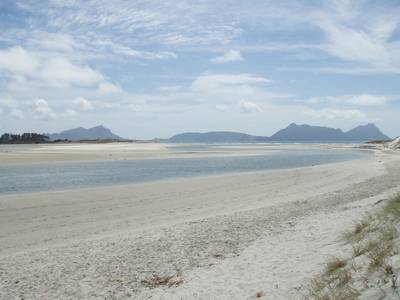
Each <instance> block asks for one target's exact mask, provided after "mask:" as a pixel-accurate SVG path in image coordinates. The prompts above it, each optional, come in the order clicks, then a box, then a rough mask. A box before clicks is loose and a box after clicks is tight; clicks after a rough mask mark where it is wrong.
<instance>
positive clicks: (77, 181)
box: [0, 149, 368, 194]
mask: <svg viewBox="0 0 400 300" xmlns="http://www.w3.org/2000/svg"><path fill="white" fill-rule="evenodd" d="M186 150H187V149H186ZM367 155H368V154H366V153H363V152H361V151H356V150H284V151H280V152H274V153H270V154H267V155H257V156H235V157H202V158H199V157H198V158H169V159H147V160H123V161H109V162H79V163H68V164H67V163H60V164H41V165H19V166H0V194H13V193H21V192H32V191H47V190H57V189H69V188H81V187H95V186H106V185H116V184H126V183H139V182H150V181H159V180H168V179H177V178H189V177H196V176H206V175H220V174H228V173H241V172H250V171H263V170H276V169H287V168H296V167H304V166H312V165H320V164H327V163H334V162H341V161H348V160H353V159H362V158H365V157H366V156H367Z"/></svg>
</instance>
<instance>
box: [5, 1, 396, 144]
mask: <svg viewBox="0 0 400 300" xmlns="http://www.w3.org/2000/svg"><path fill="white" fill-rule="evenodd" d="M292 122H295V123H299V124H304V123H307V124H311V125H321V126H329V127H334V128H342V129H343V130H349V129H351V128H352V127H355V126H357V125H360V124H366V123H375V124H376V125H377V126H378V127H379V128H380V129H381V130H382V131H383V132H384V133H386V134H388V135H389V136H391V137H394V136H398V135H400V126H399V125H400V2H399V1H398V0H380V1H368V0H353V1H351V0H331V1H329V0H326V1H322V0H320V1H317V0H302V1H300V0H297V1H296V0H281V1H275V0H273V1H270V0H252V1H241V0H237V1H236V0H231V1H228V0H219V1H215V0H212V1H211V0H197V1H194V0H192V1H189V0H187V1H186V0H173V1H172V0H142V1H137V0H113V1H109V0H85V1H78V0H41V1H29V0H25V1H22V0H21V1H19V0H0V133H3V132H12V133H22V132H26V131H29V132H32V131H33V132H51V133H52V132H59V131H61V130H65V129H69V128H73V127H79V126H83V127H93V126H96V125H104V126H105V127H108V128H110V129H111V130H112V131H113V132H115V133H117V134H119V135H121V136H123V137H126V138H137V139H150V138H154V137H160V138H166V137H170V136H172V135H174V134H177V133H181V132H186V131H199V132H206V131H216V130H228V131H240V132H246V133H250V134H256V135H271V134H273V133H274V132H275V131H277V130H278V129H281V128H283V127H286V126H287V125H288V124H290V123H292Z"/></svg>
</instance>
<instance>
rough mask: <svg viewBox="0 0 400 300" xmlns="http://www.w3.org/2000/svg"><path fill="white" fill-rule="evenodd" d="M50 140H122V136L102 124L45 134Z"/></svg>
mask: <svg viewBox="0 0 400 300" xmlns="http://www.w3.org/2000/svg"><path fill="white" fill-rule="evenodd" d="M46 135H47V136H48V137H49V138H50V140H52V141H54V140H70V141H79V140H124V139H123V138H122V137H120V136H118V135H116V134H114V133H112V132H111V130H110V129H108V128H105V127H103V126H101V125H100V126H96V127H92V128H83V127H78V128H73V129H69V130H65V131H61V132H60V133H53V134H46Z"/></svg>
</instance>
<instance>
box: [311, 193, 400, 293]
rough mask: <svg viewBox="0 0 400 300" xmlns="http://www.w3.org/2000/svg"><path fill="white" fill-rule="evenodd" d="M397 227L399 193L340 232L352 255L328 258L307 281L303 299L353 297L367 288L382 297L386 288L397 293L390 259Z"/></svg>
mask: <svg viewBox="0 0 400 300" xmlns="http://www.w3.org/2000/svg"><path fill="white" fill-rule="evenodd" d="M399 227H400V194H399V195H396V196H394V197H393V198H391V199H388V200H385V201H383V202H382V204H381V208H378V209H376V210H375V211H374V212H372V213H370V214H367V215H365V217H364V218H363V219H362V220H361V221H359V222H357V223H355V224H354V227H353V228H351V229H350V230H348V231H346V232H344V233H343V235H342V240H343V241H344V242H345V244H348V245H350V246H351V248H352V250H353V251H352V255H351V257H350V258H347V259H343V258H340V259H339V258H334V259H332V260H331V261H329V262H328V263H327V264H326V267H325V270H324V271H323V272H322V273H321V274H320V275H319V276H317V277H316V278H314V279H313V280H312V281H311V282H310V284H309V286H308V289H307V294H306V296H305V297H304V298H305V299H315V300H353V299H359V297H360V295H361V294H362V293H363V292H365V291H366V290H367V289H369V288H374V289H376V291H378V292H379V293H381V295H382V297H383V298H384V297H386V295H387V293H388V290H390V291H391V293H392V294H394V293H395V294H396V295H398V294H399V291H398V287H397V277H398V275H399V273H400V265H396V266H394V265H393V264H392V263H391V261H390V260H391V258H393V257H394V256H395V255H398V253H399V251H398V248H399V244H400V241H399V240H400V239H399V231H398V228H399ZM398 261H400V259H399V260H398ZM399 297H400V295H399ZM383 298H382V299H383ZM399 299H400V298H399Z"/></svg>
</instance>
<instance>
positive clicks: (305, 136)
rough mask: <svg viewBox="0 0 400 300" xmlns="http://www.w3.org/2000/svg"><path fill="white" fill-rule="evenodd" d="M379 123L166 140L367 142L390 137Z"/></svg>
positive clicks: (294, 126) (293, 126) (190, 135)
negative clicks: (376, 124)
mask: <svg viewBox="0 0 400 300" xmlns="http://www.w3.org/2000/svg"><path fill="white" fill-rule="evenodd" d="M389 139H390V138H389V137H388V136H387V135H385V134H383V133H382V132H381V131H380V130H379V128H378V127H376V126H375V124H371V123H370V124H367V125H361V126H357V127H355V128H353V129H351V130H349V131H346V132H343V131H342V130H341V129H334V128H329V127H321V126H310V125H297V124H295V123H292V124H290V125H289V126H288V127H286V128H285V129H282V130H279V131H278V132H276V133H275V134H273V135H272V136H270V137H267V136H254V135H249V134H245V133H240V132H229V131H213V132H206V133H198V132H186V133H181V134H178V135H175V136H173V137H171V138H169V139H167V140H166V141H168V142H171V143H262V142H285V141H287V142H296V141H298V142H345V141H354V142H367V141H372V140H389Z"/></svg>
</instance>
